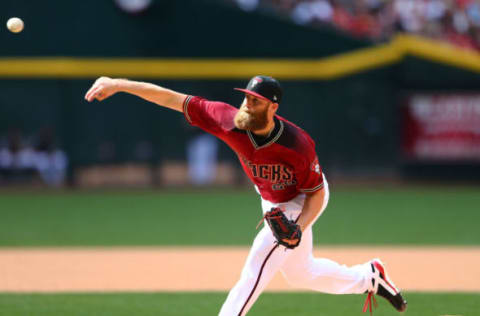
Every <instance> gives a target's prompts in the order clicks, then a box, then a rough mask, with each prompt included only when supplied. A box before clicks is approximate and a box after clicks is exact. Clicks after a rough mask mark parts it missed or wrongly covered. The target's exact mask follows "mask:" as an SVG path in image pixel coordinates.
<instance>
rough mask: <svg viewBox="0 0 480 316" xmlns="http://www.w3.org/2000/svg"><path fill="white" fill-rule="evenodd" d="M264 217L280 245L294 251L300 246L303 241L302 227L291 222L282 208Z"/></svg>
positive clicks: (273, 209)
mask: <svg viewBox="0 0 480 316" xmlns="http://www.w3.org/2000/svg"><path fill="white" fill-rule="evenodd" d="M264 217H265V220H266V221H267V223H268V225H269V226H270V229H271V230H272V233H273V236H275V238H276V239H277V242H278V243H279V244H280V245H283V246H285V247H287V248H289V249H293V248H295V247H297V246H298V245H299V244H300V241H301V239H302V230H301V229H300V226H299V225H297V224H296V223H295V222H294V221H292V220H289V219H288V218H287V217H286V216H285V214H284V213H283V211H282V210H281V209H280V208H272V209H271V210H270V211H268V212H267V213H266V214H265V216H264Z"/></svg>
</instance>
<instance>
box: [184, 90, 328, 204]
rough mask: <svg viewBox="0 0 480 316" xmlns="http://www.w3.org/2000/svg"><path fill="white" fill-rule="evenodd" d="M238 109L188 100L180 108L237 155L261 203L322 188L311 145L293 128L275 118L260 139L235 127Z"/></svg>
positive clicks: (307, 139) (206, 101)
mask: <svg viewBox="0 0 480 316" xmlns="http://www.w3.org/2000/svg"><path fill="white" fill-rule="evenodd" d="M237 111H238V109H237V108H235V107H233V106H231V105H229V104H226V103H223V102H213V101H208V100H206V99H203V98H200V97H194V96H188V97H187V98H186V99H185V101H184V104H183V113H184V115H185V118H186V119H187V121H188V122H189V123H190V124H192V125H194V126H198V127H200V128H201V129H203V130H205V131H206V132H208V133H210V134H212V135H215V136H216V137H218V138H220V139H221V140H223V141H224V142H225V143H226V144H227V145H228V146H229V147H230V148H232V149H233V151H234V152H235V153H236V154H237V156H238V158H239V160H240V163H241V164H242V167H243V170H244V171H245V173H246V174H247V176H248V177H249V178H250V180H251V181H252V182H253V183H254V184H255V185H256V186H257V187H258V190H259V191H260V195H261V196H262V198H264V199H265V200H268V201H271V202H274V203H280V202H286V201H289V200H291V199H293V198H294V197H296V196H297V195H298V194H299V193H308V192H314V191H317V190H319V189H321V188H322V187H323V177H322V171H321V168H320V165H319V163H318V158H317V155H316V153H315V143H314V142H313V140H312V139H311V138H310V136H309V135H308V134H307V133H306V132H305V131H304V130H302V129H301V128H299V127H298V126H296V125H295V124H293V123H291V122H289V121H287V120H285V119H284V118H282V117H280V116H277V115H276V116H275V118H274V120H275V128H274V129H273V131H272V133H271V134H270V136H268V137H267V138H261V137H259V136H256V135H255V134H253V133H252V132H250V131H245V130H240V129H238V128H236V127H235V124H234V121H233V118H234V117H235V114H236V113H237Z"/></svg>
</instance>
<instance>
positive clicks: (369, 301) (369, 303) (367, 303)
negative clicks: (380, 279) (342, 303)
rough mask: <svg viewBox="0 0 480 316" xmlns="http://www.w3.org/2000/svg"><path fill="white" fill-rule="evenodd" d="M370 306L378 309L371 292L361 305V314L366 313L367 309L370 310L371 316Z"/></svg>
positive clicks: (371, 309)
mask: <svg viewBox="0 0 480 316" xmlns="http://www.w3.org/2000/svg"><path fill="white" fill-rule="evenodd" d="M372 300H373V304H372ZM372 305H374V306H375V308H377V307H378V303H377V300H376V299H375V294H373V292H368V295H367V299H366V300H365V303H364V304H363V312H364V313H365V312H367V309H370V315H373V308H372Z"/></svg>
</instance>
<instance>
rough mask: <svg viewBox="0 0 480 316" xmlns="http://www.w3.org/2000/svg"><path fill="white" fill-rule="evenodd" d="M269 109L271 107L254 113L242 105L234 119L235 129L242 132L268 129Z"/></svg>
mask: <svg viewBox="0 0 480 316" xmlns="http://www.w3.org/2000/svg"><path fill="white" fill-rule="evenodd" d="M268 109H269V105H268V106H266V107H265V108H264V109H262V110H260V109H257V110H255V111H253V110H252V109H249V108H248V107H247V106H245V103H244V104H242V106H241V107H240V109H239V110H238V112H237V114H235V117H234V119H233V121H234V123H235V127H236V128H238V129H241V130H247V131H257V130H262V129H264V128H266V127H267V124H268Z"/></svg>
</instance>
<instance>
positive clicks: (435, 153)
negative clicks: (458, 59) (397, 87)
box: [403, 94, 480, 161]
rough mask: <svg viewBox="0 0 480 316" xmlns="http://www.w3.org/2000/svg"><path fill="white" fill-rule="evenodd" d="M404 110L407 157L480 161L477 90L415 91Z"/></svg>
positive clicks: (478, 99)
mask: <svg viewBox="0 0 480 316" xmlns="http://www.w3.org/2000/svg"><path fill="white" fill-rule="evenodd" d="M404 110H405V112H404V122H403V149H404V153H405V155H406V156H407V158H409V159H419V160H441V161H456V160H469V161H472V160H477V161H480V94H417V95H413V96H411V97H410V98H409V100H408V103H407V105H406V107H405V109H404Z"/></svg>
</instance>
